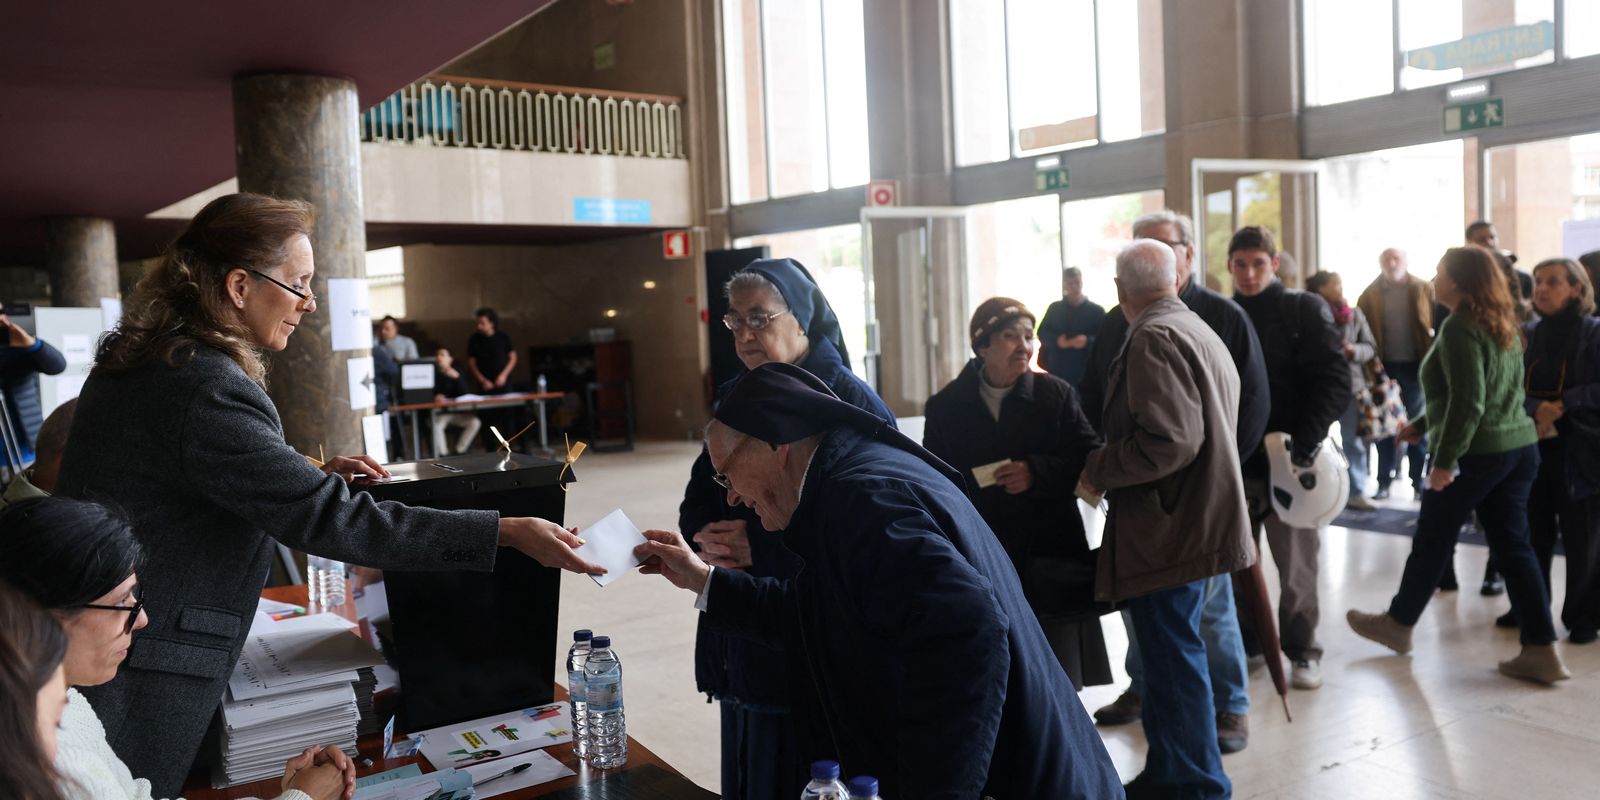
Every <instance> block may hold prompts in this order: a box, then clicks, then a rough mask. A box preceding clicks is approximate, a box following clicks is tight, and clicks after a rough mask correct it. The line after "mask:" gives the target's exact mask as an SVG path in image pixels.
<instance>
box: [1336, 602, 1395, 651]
mask: <svg viewBox="0 0 1600 800" xmlns="http://www.w3.org/2000/svg"><path fill="white" fill-rule="evenodd" d="M1344 618H1345V621H1346V622H1349V623H1350V629H1351V630H1353V631H1355V632H1356V633H1357V634H1359V635H1360V636H1362V637H1363V638H1366V639H1371V640H1372V641H1374V642H1377V643H1378V644H1381V645H1383V646H1384V647H1387V648H1389V649H1390V650H1393V651H1395V652H1396V653H1399V654H1400V655H1405V654H1406V653H1409V652H1411V626H1410V625H1402V624H1400V623H1399V622H1396V621H1395V619H1394V617H1391V616H1389V615H1388V614H1387V613H1383V614H1368V613H1366V612H1363V611H1356V610H1355V609H1351V610H1349V611H1347V612H1345V615H1344Z"/></svg>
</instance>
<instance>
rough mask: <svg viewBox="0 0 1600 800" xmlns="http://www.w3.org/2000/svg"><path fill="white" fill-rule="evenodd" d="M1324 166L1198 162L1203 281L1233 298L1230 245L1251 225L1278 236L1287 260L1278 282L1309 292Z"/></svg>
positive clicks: (1194, 165) (1194, 194)
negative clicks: (1320, 185) (1318, 202)
mask: <svg viewBox="0 0 1600 800" xmlns="http://www.w3.org/2000/svg"><path fill="white" fill-rule="evenodd" d="M1321 173H1322V163H1321V162H1318V161H1287V160H1284V161H1274V160H1265V159H1195V160H1194V161H1193V162H1191V164H1190V171H1189V190H1190V203H1191V204H1190V208H1191V209H1193V212H1194V221H1195V239H1196V240H1197V241H1196V242H1195V245H1196V253H1197V256H1198V259H1197V260H1198V262H1199V263H1198V266H1197V267H1196V269H1195V272H1196V274H1197V275H1203V276H1205V280H1206V285H1208V286H1210V287H1211V288H1213V289H1216V290H1218V291H1220V292H1222V293H1223V294H1231V293H1232V291H1233V281H1232V280H1231V279H1230V278H1229V276H1228V240H1229V239H1231V238H1232V237H1233V232H1234V231H1236V230H1238V229H1239V228H1242V227H1245V226H1246V225H1261V226H1263V227H1265V228H1267V229H1269V230H1271V231H1272V233H1273V235H1274V236H1276V237H1277V239H1278V249H1279V250H1280V251H1281V252H1282V254H1283V259H1282V266H1281V268H1280V269H1279V270H1278V277H1279V279H1281V280H1282V281H1283V282H1284V284H1285V285H1287V286H1292V287H1296V288H1299V287H1303V286H1305V279H1306V276H1307V275H1310V274H1311V273H1313V272H1316V271H1317V269H1318V268H1319V267H1318V257H1317V180H1318V177H1319V176H1320V175H1321Z"/></svg>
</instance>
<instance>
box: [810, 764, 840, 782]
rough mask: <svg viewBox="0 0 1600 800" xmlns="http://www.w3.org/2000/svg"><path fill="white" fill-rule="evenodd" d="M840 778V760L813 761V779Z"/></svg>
mask: <svg viewBox="0 0 1600 800" xmlns="http://www.w3.org/2000/svg"><path fill="white" fill-rule="evenodd" d="M838 779H839V762H837V761H813V762H811V780H814V781H836V780H838Z"/></svg>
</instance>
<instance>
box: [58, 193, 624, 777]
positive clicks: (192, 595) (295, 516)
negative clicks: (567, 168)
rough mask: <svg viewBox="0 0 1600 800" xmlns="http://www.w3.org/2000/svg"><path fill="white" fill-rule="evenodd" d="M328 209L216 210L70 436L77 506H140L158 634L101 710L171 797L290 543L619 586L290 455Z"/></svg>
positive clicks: (252, 201) (102, 373) (363, 468)
mask: <svg viewBox="0 0 1600 800" xmlns="http://www.w3.org/2000/svg"><path fill="white" fill-rule="evenodd" d="M312 213H313V212H312V208H311V206H309V205H307V204H305V203H301V202H298V201H291V200H278V199H276V198H272V197H266V196H263V195H258V194H230V195H224V196H222V197H219V198H217V199H216V200H213V201H211V202H210V203H208V204H206V207H205V208H203V209H201V210H200V213H199V214H197V215H195V218H194V219H193V220H192V221H191V222H190V223H189V226H188V228H186V229H185V230H184V232H183V233H182V234H180V235H179V236H178V238H177V240H176V241H174V242H173V243H172V245H171V246H170V247H168V248H167V252H166V253H165V255H163V256H162V258H161V262H160V263H159V264H157V265H156V267H155V269H153V270H151V271H150V272H149V273H147V274H146V275H145V277H144V279H143V280H141V281H140V282H139V286H138V288H137V289H135V290H134V293H133V296H132V298H130V300H129V303H128V310H127V313H126V314H125V315H124V316H123V318H122V323H121V324H120V325H119V326H118V327H117V329H116V330H114V331H112V332H111V333H110V334H109V335H107V336H106V337H105V338H104V339H102V340H101V344H100V351H99V355H98V357H97V359H96V362H95V367H94V371H93V372H91V373H89V379H88V381H87V382H86V383H85V384H84V387H83V393H82V394H81V395H80V396H79V398H78V413H77V415H76V417H75V418H74V421H73V427H72V434H71V435H70V436H69V437H68V438H67V450H66V455H65V457H64V458H63V460H62V464H61V478H60V483H59V485H58V493H59V494H61V495H62V496H65V497H76V498H89V499H93V500H95V501H96V502H100V503H104V504H107V505H112V506H116V507H119V508H121V509H122V510H123V511H124V512H126V514H127V515H128V518H129V520H130V521H131V522H132V523H133V529H134V532H135V534H136V535H137V536H138V537H139V543H140V544H141V545H143V546H144V551H145V554H146V557H147V560H146V562H145V566H144V567H143V568H142V569H141V570H140V571H139V578H140V585H141V587H142V588H143V594H142V596H141V599H143V600H144V604H145V605H144V607H145V609H146V611H147V612H148V614H149V619H150V625H149V627H148V628H146V629H145V631H144V633H142V634H141V635H140V637H139V638H138V640H136V641H134V642H133V645H132V649H131V650H129V651H128V660H127V668H126V669H123V670H122V671H121V672H120V673H118V674H117V676H116V678H115V679H114V680H111V681H110V682H109V683H106V684H104V685H100V686H94V687H89V688H86V689H85V691H84V696H85V697H86V698H87V699H88V700H89V701H90V703H92V704H93V706H94V710H95V711H96V712H97V713H98V714H99V716H100V720H101V722H103V723H105V732H106V738H107V739H108V740H109V741H110V742H111V746H112V747H113V748H114V749H115V750H116V753H117V755H118V757H120V758H121V759H122V760H123V761H125V762H127V764H128V766H129V767H130V768H131V769H132V771H133V774H135V775H140V776H143V777H146V778H148V779H149V780H150V784H151V790H152V792H153V793H154V794H155V795H156V796H158V797H170V796H176V795H177V794H178V790H179V788H180V787H181V786H182V784H183V779H184V776H186V775H188V774H189V767H190V764H191V763H192V762H193V761H194V758H195V754H196V753H197V752H198V751H199V749H200V742H201V739H202V738H203V737H204V736H205V733H206V727H207V725H208V724H209V723H210V722H211V717H212V715H213V714H214V713H215V712H216V710H217V705H218V703H220V702H221V701H222V693H223V690H224V689H225V688H226V686H227V681H228V676H229V675H230V674H232V672H233V666H234V664H235V663H236V662H237V661H238V658H239V651H240V649H241V648H242V646H243V645H244V639H245V636H246V634H248V632H249V630H250V619H251V616H252V615H253V614H254V613H255V609H256V605H257V603H259V602H260V599H261V597H260V595H261V587H262V585H263V584H264V583H265V582H266V578H267V568H268V565H269V563H270V561H271V558H272V554H273V552H274V549H273V540H274V539H275V540H277V541H280V542H283V543H285V544H288V545H291V546H293V547H296V548H299V549H301V550H304V551H306V552H308V553H313V554H315V555H321V556H328V557H331V558H337V559H340V560H342V561H348V562H351V563H355V564H360V565H363V566H371V567H379V568H382V569H406V570H430V569H438V570H445V569H470V570H489V569H493V567H494V562H495V556H496V553H497V552H498V550H499V548H500V547H502V546H505V547H515V548H517V549H518V550H520V551H522V552H523V553H525V554H527V555H528V556H530V557H532V558H534V559H536V560H538V561H539V562H541V563H543V564H546V565H548V566H556V567H565V568H568V569H573V570H579V571H584V572H592V573H598V572H603V571H604V570H603V569H602V568H601V567H599V566H597V565H593V564H589V563H587V562H585V561H584V560H583V559H581V558H579V557H578V556H577V554H576V553H574V552H573V551H572V546H573V545H576V544H578V539H577V537H576V536H574V535H573V534H571V533H569V532H567V531H565V530H563V529H562V528H561V526H559V525H556V524H554V523H551V522H548V521H546V520H542V519H535V518H532V517H515V518H513V517H506V518H503V519H502V518H500V517H499V515H498V514H497V513H496V512H493V511H438V510H434V509H428V508H412V507H408V506H404V505H401V504H399V503H394V502H382V503H380V502H376V501H374V500H373V499H372V497H371V496H370V495H368V494H366V493H364V492H363V493H354V494H353V493H352V492H351V491H350V488H349V486H348V485H347V481H348V480H349V479H351V478H352V477H354V476H357V475H366V476H381V475H386V474H387V471H386V470H384V469H383V468H382V467H380V466H378V465H377V463H376V462H375V461H373V460H372V459H371V458H369V457H367V456H360V457H355V458H350V457H344V456H338V457H334V458H330V459H328V463H327V465H326V466H325V467H324V468H322V469H319V468H317V467H315V466H312V464H311V462H310V461H308V460H307V459H306V458H304V457H302V456H301V455H300V454H298V453H296V452H295V451H294V449H293V448H291V447H290V446H289V445H288V444H287V443H286V442H285V441H284V438H283V426H282V424H281V423H280V422H279V419H278V411H277V409H276V408H275V407H274V406H273V404H272V400H271V399H270V398H268V397H267V391H266V361H265V359H264V357H263V354H262V351H264V350H278V351H281V350H283V349H284V348H285V347H287V346H288V343H289V337H290V336H292V335H294V332H295V329H296V327H297V326H298V325H299V324H300V323H301V321H302V320H303V318H304V317H305V316H306V315H307V314H311V313H314V312H315V311H316V309H317V295H316V294H315V293H314V292H313V290H312V277H313V274H314V273H315V264H314V262H313V258H312V251H311V239H310V235H311V220H312ZM294 379H295V375H294V374H293V373H292V372H291V373H289V374H285V375H279V376H277V377H276V378H275V380H278V381H280V382H284V383H287V384H288V385H290V386H293V384H294Z"/></svg>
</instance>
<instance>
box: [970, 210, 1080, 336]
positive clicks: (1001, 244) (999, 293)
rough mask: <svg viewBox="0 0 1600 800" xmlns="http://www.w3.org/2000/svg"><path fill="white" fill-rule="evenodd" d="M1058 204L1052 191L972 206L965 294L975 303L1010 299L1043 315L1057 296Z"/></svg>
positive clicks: (1059, 232)
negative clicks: (997, 298)
mask: <svg viewBox="0 0 1600 800" xmlns="http://www.w3.org/2000/svg"><path fill="white" fill-rule="evenodd" d="M1059 205H1060V200H1059V199H1058V198H1057V197H1056V196H1055V195H1053V194H1044V195H1039V196H1037V197H1024V198H1021V199H1019V200H1007V201H1005V202H1001V203H988V204H986V205H981V206H975V207H973V209H972V215H971V216H970V217H968V221H969V225H970V226H971V227H970V228H968V231H967V297H968V299H969V300H970V301H971V303H972V305H973V306H976V305H977V304H978V303H981V302H983V301H984V300H987V299H989V298H991V297H1012V298H1015V299H1017V300H1021V301H1022V303H1023V305H1026V306H1027V307H1028V308H1029V309H1031V310H1032V311H1033V313H1035V314H1039V315H1043V314H1044V310H1045V308H1046V307H1047V306H1049V305H1050V304H1051V303H1052V302H1054V301H1056V300H1059V299H1061V216H1060V213H1061V212H1060V209H1059V208H1058V206H1059ZM967 310H968V311H971V309H967Z"/></svg>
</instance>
